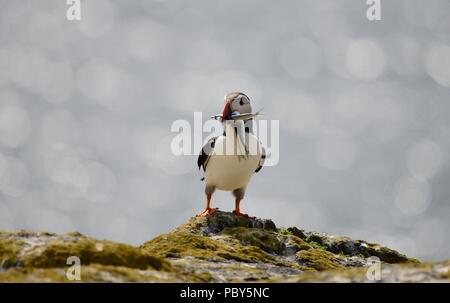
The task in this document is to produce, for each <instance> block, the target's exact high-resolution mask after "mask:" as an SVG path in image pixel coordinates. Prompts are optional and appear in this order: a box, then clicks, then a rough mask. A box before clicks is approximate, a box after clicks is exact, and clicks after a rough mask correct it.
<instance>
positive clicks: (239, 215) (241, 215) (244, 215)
mask: <svg viewBox="0 0 450 303" xmlns="http://www.w3.org/2000/svg"><path fill="white" fill-rule="evenodd" d="M233 215H235V216H237V217H244V218H249V219H256V217H250V216H249V215H247V214H244V213H241V212H240V211H237V210H233Z"/></svg>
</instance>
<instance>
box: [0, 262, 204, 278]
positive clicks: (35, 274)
mask: <svg viewBox="0 0 450 303" xmlns="http://www.w3.org/2000/svg"><path fill="white" fill-rule="evenodd" d="M208 281H209V280H207V279H206V275H189V276H183V275H180V274H177V273H169V272H164V271H156V270H141V269H136V268H129V267H124V266H112V265H100V264H91V265H85V266H82V267H81V280H79V281H76V280H74V281H71V280H68V279H67V277H66V269H65V268H12V269H9V270H6V271H3V272H0V282H58V283H73V282H208Z"/></svg>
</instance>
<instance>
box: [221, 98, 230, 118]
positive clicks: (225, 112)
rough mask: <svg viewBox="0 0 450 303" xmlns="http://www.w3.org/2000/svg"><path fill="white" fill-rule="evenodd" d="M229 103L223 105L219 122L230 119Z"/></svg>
mask: <svg viewBox="0 0 450 303" xmlns="http://www.w3.org/2000/svg"><path fill="white" fill-rule="evenodd" d="M231 114H232V112H231V102H227V103H225V107H224V108H223V112H222V118H221V121H222V122H223V121H225V120H229V119H230V118H231Z"/></svg>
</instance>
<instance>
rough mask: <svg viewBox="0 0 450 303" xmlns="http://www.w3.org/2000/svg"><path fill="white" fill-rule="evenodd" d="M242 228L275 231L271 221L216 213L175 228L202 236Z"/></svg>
mask: <svg viewBox="0 0 450 303" xmlns="http://www.w3.org/2000/svg"><path fill="white" fill-rule="evenodd" d="M233 227H243V228H259V229H263V230H267V231H273V232H276V231H277V227H276V226H275V223H273V221H272V220H269V219H259V218H250V217H243V216H236V215H234V214H232V213H228V212H223V211H219V210H218V211H216V212H215V213H214V214H212V215H210V216H207V217H193V218H191V219H190V220H189V221H188V222H187V223H186V224H183V225H181V226H180V227H178V228H177V230H179V231H187V232H194V233H197V232H200V233H202V234H204V235H211V234H217V233H220V232H221V231H222V230H224V229H225V228H233Z"/></svg>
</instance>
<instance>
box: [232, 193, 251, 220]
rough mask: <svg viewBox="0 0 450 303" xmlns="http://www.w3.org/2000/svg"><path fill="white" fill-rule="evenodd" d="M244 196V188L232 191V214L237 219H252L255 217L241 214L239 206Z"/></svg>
mask: <svg viewBox="0 0 450 303" xmlns="http://www.w3.org/2000/svg"><path fill="white" fill-rule="evenodd" d="M244 195H245V188H239V189H236V190H233V196H234V197H235V202H234V210H233V214H234V215H235V216H238V217H247V218H252V219H254V218H255V217H250V216H249V215H247V214H244V213H241V209H240V204H241V200H242V199H243V198H244Z"/></svg>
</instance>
